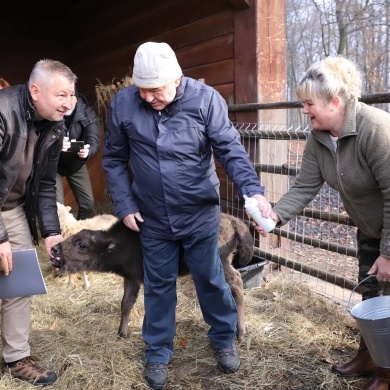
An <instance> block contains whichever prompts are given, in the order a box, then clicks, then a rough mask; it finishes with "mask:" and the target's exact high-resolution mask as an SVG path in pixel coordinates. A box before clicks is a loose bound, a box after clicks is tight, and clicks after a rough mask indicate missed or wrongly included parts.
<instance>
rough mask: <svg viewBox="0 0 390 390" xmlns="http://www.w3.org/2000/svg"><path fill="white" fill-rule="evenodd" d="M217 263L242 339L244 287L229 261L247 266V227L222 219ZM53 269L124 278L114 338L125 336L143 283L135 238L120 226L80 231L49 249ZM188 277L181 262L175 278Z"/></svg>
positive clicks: (229, 218) (249, 242)
mask: <svg viewBox="0 0 390 390" xmlns="http://www.w3.org/2000/svg"><path fill="white" fill-rule="evenodd" d="M219 248H220V253H221V261H222V265H223V269H224V273H225V278H226V282H227V283H228V284H229V286H230V288H231V290H232V294H233V297H234V299H235V301H236V305H237V311H238V325H237V330H238V334H237V338H238V340H240V341H241V340H243V338H244V335H245V320H244V287H243V282H242V279H241V275H240V273H239V271H237V270H236V269H235V268H234V267H233V261H234V262H237V263H239V264H240V265H245V264H248V263H249V262H250V260H251V259H252V255H253V240H252V236H251V234H250V231H249V228H248V226H247V225H246V224H245V223H244V222H242V221H241V220H240V219H238V218H235V217H233V216H230V215H228V214H223V215H222V222H221V230H220V236H219ZM52 255H53V256H54V257H56V258H59V259H60V260H54V259H52V264H53V266H54V267H57V268H61V270H62V271H63V272H66V273H75V272H81V271H88V270H90V271H98V272H113V273H116V274H118V275H120V276H123V278H124V294H123V298H122V305H121V323H120V326H119V330H118V334H119V336H121V337H126V336H127V330H128V322H129V315H130V311H131V309H132V307H133V305H134V303H135V301H136V299H137V296H138V292H139V288H140V286H141V284H142V283H143V256H142V249H141V244H140V239H139V234H138V233H136V232H134V231H132V230H131V229H129V228H127V227H126V226H125V225H124V224H123V223H122V222H117V223H115V224H114V225H113V226H112V227H111V228H109V229H108V230H105V231H103V230H97V231H93V230H86V229H84V230H82V231H80V232H78V233H76V234H75V235H73V236H71V237H69V238H67V239H65V240H64V241H63V242H61V243H60V244H57V245H56V246H54V247H53V248H52ZM186 273H188V269H187V268H186V266H185V264H184V262H182V261H181V262H180V270H179V274H180V275H183V274H186Z"/></svg>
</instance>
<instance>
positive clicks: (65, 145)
mask: <svg viewBox="0 0 390 390" xmlns="http://www.w3.org/2000/svg"><path fill="white" fill-rule="evenodd" d="M69 148H70V139H69V137H64V140H63V141H62V151H63V152H66V151H67V150H68V149H69Z"/></svg>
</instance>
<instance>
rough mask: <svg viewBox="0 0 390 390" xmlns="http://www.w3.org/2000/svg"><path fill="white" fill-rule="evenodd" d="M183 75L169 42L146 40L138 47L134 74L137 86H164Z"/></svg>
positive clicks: (134, 81)
mask: <svg viewBox="0 0 390 390" xmlns="http://www.w3.org/2000/svg"><path fill="white" fill-rule="evenodd" d="M181 75H182V71H181V68H180V65H179V63H178V62H177V58H176V55H175V52H174V51H173V50H172V48H171V47H170V46H169V45H168V44H167V43H164V42H161V43H156V42H146V43H143V44H142V45H141V46H139V48H138V49H137V51H136V53H135V56H134V68H133V75H132V78H133V83H134V84H135V85H136V86H137V87H139V88H160V87H164V86H165V85H167V84H169V83H171V82H172V81H175V80H177V79H179V78H180V77H181Z"/></svg>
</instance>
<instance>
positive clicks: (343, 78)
mask: <svg viewBox="0 0 390 390" xmlns="http://www.w3.org/2000/svg"><path fill="white" fill-rule="evenodd" d="M361 89H362V75H361V73H360V71H359V70H358V69H357V67H356V65H355V64H354V63H353V62H351V61H350V60H348V59H346V58H344V57H340V56H339V57H327V58H325V59H323V60H322V61H320V62H317V63H314V64H311V65H310V66H309V68H308V70H307V71H306V73H305V76H304V77H303V79H302V80H301V82H300V83H299V84H298V86H297V87H296V93H297V96H298V98H299V99H300V100H302V101H304V100H312V101H314V100H315V99H316V98H323V99H325V100H326V101H327V102H328V103H329V102H330V101H331V100H332V98H333V97H335V96H339V97H340V98H341V99H342V100H343V101H344V102H345V103H347V102H348V101H349V100H351V99H355V98H356V99H357V98H359V97H360V96H361Z"/></svg>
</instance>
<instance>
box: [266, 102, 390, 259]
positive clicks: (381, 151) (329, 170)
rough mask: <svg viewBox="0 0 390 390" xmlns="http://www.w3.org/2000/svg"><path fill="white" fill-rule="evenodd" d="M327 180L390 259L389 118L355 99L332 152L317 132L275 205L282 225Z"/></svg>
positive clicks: (327, 139) (325, 134)
mask: <svg viewBox="0 0 390 390" xmlns="http://www.w3.org/2000/svg"><path fill="white" fill-rule="evenodd" d="M324 182H326V183H327V184H328V185H329V186H330V187H331V188H333V189H335V190H337V191H338V192H339V193H340V196H341V199H342V201H343V204H344V207H345V209H346V211H347V213H348V215H349V216H350V217H351V219H352V220H353V221H354V223H355V224H356V226H357V227H358V229H359V230H361V231H362V233H364V234H365V235H366V236H368V237H372V238H378V239H381V246H380V252H381V254H382V255H383V256H385V257H388V258H390V114H389V113H387V112H385V111H383V110H381V109H378V108H374V107H371V106H368V105H366V104H364V103H359V102H358V101H357V100H354V101H352V102H350V103H349V104H348V106H347V110H346V114H345V120H344V124H343V127H342V129H341V132H340V135H339V139H338V142H337V152H336V153H334V151H333V148H332V143H331V140H330V137H329V132H328V131H323V130H313V131H312V132H311V134H310V136H309V138H308V141H307V144H306V147H305V151H304V154H303V160H302V166H301V170H300V172H299V175H298V176H297V178H296V180H295V183H294V185H293V186H292V187H291V189H290V190H289V191H288V192H287V193H286V194H285V195H284V196H282V198H281V199H280V200H279V202H277V204H276V205H275V207H274V211H275V213H276V214H277V215H278V216H279V218H280V221H281V222H280V223H279V225H284V224H285V223H287V222H288V221H289V220H290V219H291V218H293V217H294V216H296V215H297V214H299V213H300V212H302V210H303V209H304V208H305V207H306V206H307V205H308V204H309V203H310V201H311V200H312V199H313V198H314V197H315V196H316V194H317V193H318V192H319V190H320V189H321V187H322V185H323V183H324Z"/></svg>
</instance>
